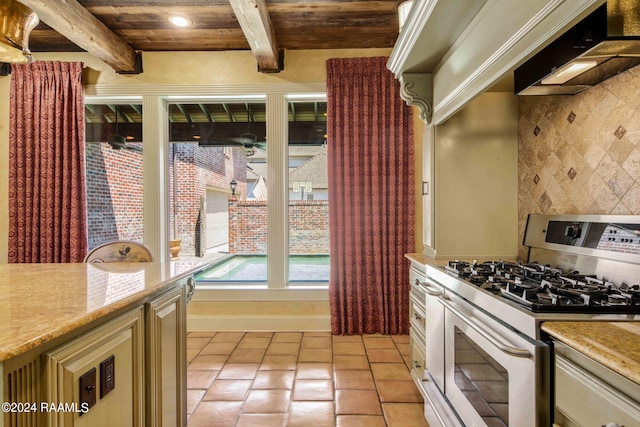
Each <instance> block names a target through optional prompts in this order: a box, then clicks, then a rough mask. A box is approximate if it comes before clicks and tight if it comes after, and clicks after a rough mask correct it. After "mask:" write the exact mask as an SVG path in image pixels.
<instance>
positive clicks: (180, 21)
mask: <svg viewBox="0 0 640 427" xmlns="http://www.w3.org/2000/svg"><path fill="white" fill-rule="evenodd" d="M169 22H171V23H172V24H173V25H175V26H176V27H181V28H182V27H188V26H190V25H191V24H192V22H191V20H190V19H189V18H185V17H184V16H179V15H172V16H170V17H169Z"/></svg>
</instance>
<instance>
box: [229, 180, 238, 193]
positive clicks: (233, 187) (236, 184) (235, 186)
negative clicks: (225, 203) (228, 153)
mask: <svg viewBox="0 0 640 427" xmlns="http://www.w3.org/2000/svg"><path fill="white" fill-rule="evenodd" d="M229 185H231V195H232V196H235V195H236V188H238V182H237V181H236V179H235V178H233V179H232V180H231V182H230V183H229Z"/></svg>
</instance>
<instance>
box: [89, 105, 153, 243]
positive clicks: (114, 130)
mask: <svg viewBox="0 0 640 427" xmlns="http://www.w3.org/2000/svg"><path fill="white" fill-rule="evenodd" d="M85 124H86V126H85V138H86V147H85V150H86V153H85V154H86V156H85V164H86V186H87V217H88V218H87V219H88V229H89V230H88V231H89V233H88V238H89V249H92V248H94V247H96V246H97V245H99V244H101V243H104V242H107V241H110V240H135V241H139V242H142V237H143V236H142V233H143V219H142V213H143V212H142V194H143V185H142V105H139V104H85Z"/></svg>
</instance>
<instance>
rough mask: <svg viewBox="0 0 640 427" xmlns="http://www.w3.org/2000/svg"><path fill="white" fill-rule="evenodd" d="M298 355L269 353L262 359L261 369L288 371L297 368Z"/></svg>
mask: <svg viewBox="0 0 640 427" xmlns="http://www.w3.org/2000/svg"><path fill="white" fill-rule="evenodd" d="M297 361H298V356H294V355H290V354H284V355H283V354H267V355H265V356H264V358H263V359H262V364H261V365H260V370H261V371H262V370H273V371H286V370H291V371H292V370H295V369H296V362H297Z"/></svg>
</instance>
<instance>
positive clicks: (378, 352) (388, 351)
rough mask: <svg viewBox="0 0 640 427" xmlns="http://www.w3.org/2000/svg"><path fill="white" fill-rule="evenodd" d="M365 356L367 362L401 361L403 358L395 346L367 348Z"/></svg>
mask: <svg viewBox="0 0 640 427" xmlns="http://www.w3.org/2000/svg"><path fill="white" fill-rule="evenodd" d="M367 357H368V358H369V362H371V363H376V362H390V363H402V362H404V359H403V358H402V356H401V355H400V352H399V351H398V350H397V349H395V348H372V349H367Z"/></svg>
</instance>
